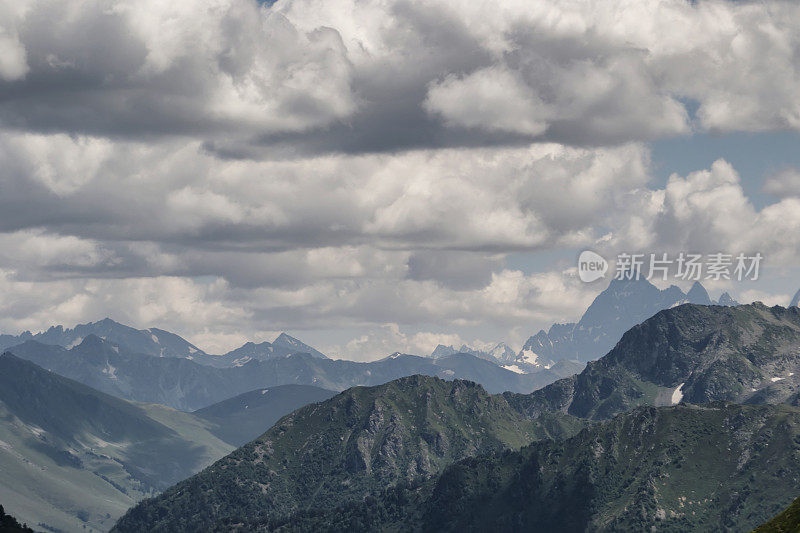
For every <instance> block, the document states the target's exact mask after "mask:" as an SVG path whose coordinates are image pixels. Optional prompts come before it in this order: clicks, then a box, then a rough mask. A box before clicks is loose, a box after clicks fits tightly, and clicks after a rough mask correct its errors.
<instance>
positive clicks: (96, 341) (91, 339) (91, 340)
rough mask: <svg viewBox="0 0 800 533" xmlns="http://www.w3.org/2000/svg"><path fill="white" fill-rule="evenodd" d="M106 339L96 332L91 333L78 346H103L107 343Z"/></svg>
mask: <svg viewBox="0 0 800 533" xmlns="http://www.w3.org/2000/svg"><path fill="white" fill-rule="evenodd" d="M105 343H106V341H105V340H103V339H101V338H100V337H98V336H97V335H95V334H94V333H90V334H88V335H86V337H85V338H84V339H83V340H82V341H81V342H80V343H78V344H77V346H76V347H78V348H89V347H93V346H102V345H103V344H105Z"/></svg>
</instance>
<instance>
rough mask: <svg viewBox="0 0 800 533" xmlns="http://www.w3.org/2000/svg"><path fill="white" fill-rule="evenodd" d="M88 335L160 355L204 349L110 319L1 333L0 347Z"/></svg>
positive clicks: (73, 340)
mask: <svg viewBox="0 0 800 533" xmlns="http://www.w3.org/2000/svg"><path fill="white" fill-rule="evenodd" d="M89 335H96V336H98V337H100V338H102V339H106V340H108V341H111V342H113V343H114V344H118V345H122V346H126V347H127V348H128V349H129V350H131V351H133V352H136V353H146V354H149V355H155V356H159V357H184V358H187V359H193V358H201V357H202V356H204V355H205V352H203V350H201V349H200V348H198V347H197V346H195V345H194V344H192V343H190V342H189V341H187V340H185V339H183V338H181V337H180V336H178V335H176V334H174V333H170V332H169V331H164V330H161V329H157V328H150V329H134V328H132V327H130V326H126V325H124V324H120V323H119V322H114V321H113V320H111V319H110V318H106V319H103V320H100V321H99V322H90V323H88V324H79V325H77V326H75V327H74V328H72V329H64V327H63V326H53V327H51V328H50V329H48V330H47V331H43V332H41V333H37V334H35V335H33V334H31V332H29V331H26V332H24V333H22V334H21V335H16V336H15V335H0V350H2V349H6V348H9V347H11V346H15V345H17V344H22V343H23V342H25V341H29V340H33V341H37V342H40V343H42V344H54V345H58V346H64V347H65V348H72V347H73V346H77V345H78V344H80V343H81V342H83V340H84V339H85V338H86V337H88V336H89Z"/></svg>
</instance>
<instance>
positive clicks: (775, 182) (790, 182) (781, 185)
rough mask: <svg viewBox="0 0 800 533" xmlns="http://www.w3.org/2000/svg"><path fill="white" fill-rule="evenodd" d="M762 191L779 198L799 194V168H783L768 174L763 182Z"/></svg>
mask: <svg viewBox="0 0 800 533" xmlns="http://www.w3.org/2000/svg"><path fill="white" fill-rule="evenodd" d="M764 192H767V193H769V194H772V195H774V196H778V197H781V198H784V197H789V196H794V197H798V196H800V169H798V168H795V167H790V168H785V169H783V170H781V171H779V172H776V173H775V174H773V175H771V176H769V177H768V178H767V180H766V181H765V182H764Z"/></svg>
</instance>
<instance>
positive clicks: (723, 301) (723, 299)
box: [717, 292, 739, 306]
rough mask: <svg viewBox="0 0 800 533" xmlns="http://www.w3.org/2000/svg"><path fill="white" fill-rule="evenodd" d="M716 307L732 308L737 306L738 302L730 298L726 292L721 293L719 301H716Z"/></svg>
mask: <svg viewBox="0 0 800 533" xmlns="http://www.w3.org/2000/svg"><path fill="white" fill-rule="evenodd" d="M717 305H724V306H734V305H739V302H737V301H736V300H734V299H733V298H731V295H730V294H728V293H727V292H723V293H722V294H721V295H720V297H719V300H717Z"/></svg>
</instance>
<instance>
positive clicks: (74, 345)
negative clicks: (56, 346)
mask: <svg viewBox="0 0 800 533" xmlns="http://www.w3.org/2000/svg"><path fill="white" fill-rule="evenodd" d="M82 342H83V337H78V338H77V339H75V340H74V341H72V342H71V343H70V344H68V345H67V346H66V348H67V350H71V349H73V348H74V347H76V346H77V345H79V344H80V343H82Z"/></svg>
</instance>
